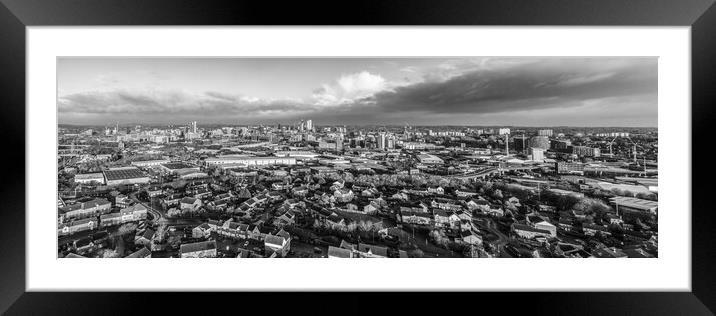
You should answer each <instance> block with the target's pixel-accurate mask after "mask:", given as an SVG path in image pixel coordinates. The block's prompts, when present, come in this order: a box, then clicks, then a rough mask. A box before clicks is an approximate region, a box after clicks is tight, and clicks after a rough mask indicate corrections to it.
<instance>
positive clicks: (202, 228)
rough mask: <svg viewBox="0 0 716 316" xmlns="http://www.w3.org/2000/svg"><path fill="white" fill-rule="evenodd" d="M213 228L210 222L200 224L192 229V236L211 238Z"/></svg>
mask: <svg viewBox="0 0 716 316" xmlns="http://www.w3.org/2000/svg"><path fill="white" fill-rule="evenodd" d="M212 230H213V229H212V228H211V226H209V224H208V223H203V224H201V225H199V226H196V227H194V229H192V230H191V237H193V238H209V236H210V235H211V231H212Z"/></svg>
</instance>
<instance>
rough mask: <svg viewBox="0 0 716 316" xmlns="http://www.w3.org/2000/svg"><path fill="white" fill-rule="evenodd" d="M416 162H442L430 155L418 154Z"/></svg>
mask: <svg viewBox="0 0 716 316" xmlns="http://www.w3.org/2000/svg"><path fill="white" fill-rule="evenodd" d="M418 160H419V161H420V163H424V164H441V163H443V160H442V159H440V158H438V157H437V156H434V155H431V154H419V155H418Z"/></svg>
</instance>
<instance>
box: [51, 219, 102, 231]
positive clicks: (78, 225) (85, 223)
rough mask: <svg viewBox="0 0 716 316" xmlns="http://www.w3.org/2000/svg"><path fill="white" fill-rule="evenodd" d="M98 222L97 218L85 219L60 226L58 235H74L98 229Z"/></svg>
mask: <svg viewBox="0 0 716 316" xmlns="http://www.w3.org/2000/svg"><path fill="white" fill-rule="evenodd" d="M98 224H99V223H98V221H97V218H96V217H90V218H83V219H79V220H75V221H72V222H67V223H62V224H59V226H58V227H57V233H58V234H59V235H61V236H65V235H72V234H74V233H78V232H82V231H87V230H93V229H97V226H98Z"/></svg>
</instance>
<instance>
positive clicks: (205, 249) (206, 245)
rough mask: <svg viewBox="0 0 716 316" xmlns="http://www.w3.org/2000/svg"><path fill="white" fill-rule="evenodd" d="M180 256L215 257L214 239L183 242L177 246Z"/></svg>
mask: <svg viewBox="0 0 716 316" xmlns="http://www.w3.org/2000/svg"><path fill="white" fill-rule="evenodd" d="M179 253H180V254H181V257H182V258H215V257H216V255H217V253H216V241H215V240H209V241H200V242H195V243H190V244H183V245H181V246H180V247H179Z"/></svg>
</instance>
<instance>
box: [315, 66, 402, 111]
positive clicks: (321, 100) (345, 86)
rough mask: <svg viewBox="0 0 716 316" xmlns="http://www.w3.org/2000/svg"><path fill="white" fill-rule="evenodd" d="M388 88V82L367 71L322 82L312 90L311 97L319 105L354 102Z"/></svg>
mask: <svg viewBox="0 0 716 316" xmlns="http://www.w3.org/2000/svg"><path fill="white" fill-rule="evenodd" d="M387 88H388V82H387V81H386V80H385V79H384V78H383V77H381V76H380V75H376V74H372V73H370V72H368V71H362V72H358V73H353V74H348V75H342V76H341V77H340V78H338V79H337V80H336V81H335V82H333V83H330V84H323V85H322V86H321V87H320V88H318V89H316V90H314V91H313V95H312V97H313V99H314V100H315V101H316V104H319V105H340V104H349V103H354V102H355V101H356V99H360V98H365V97H368V96H370V95H373V94H374V93H376V92H379V91H383V90H385V89H387Z"/></svg>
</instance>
